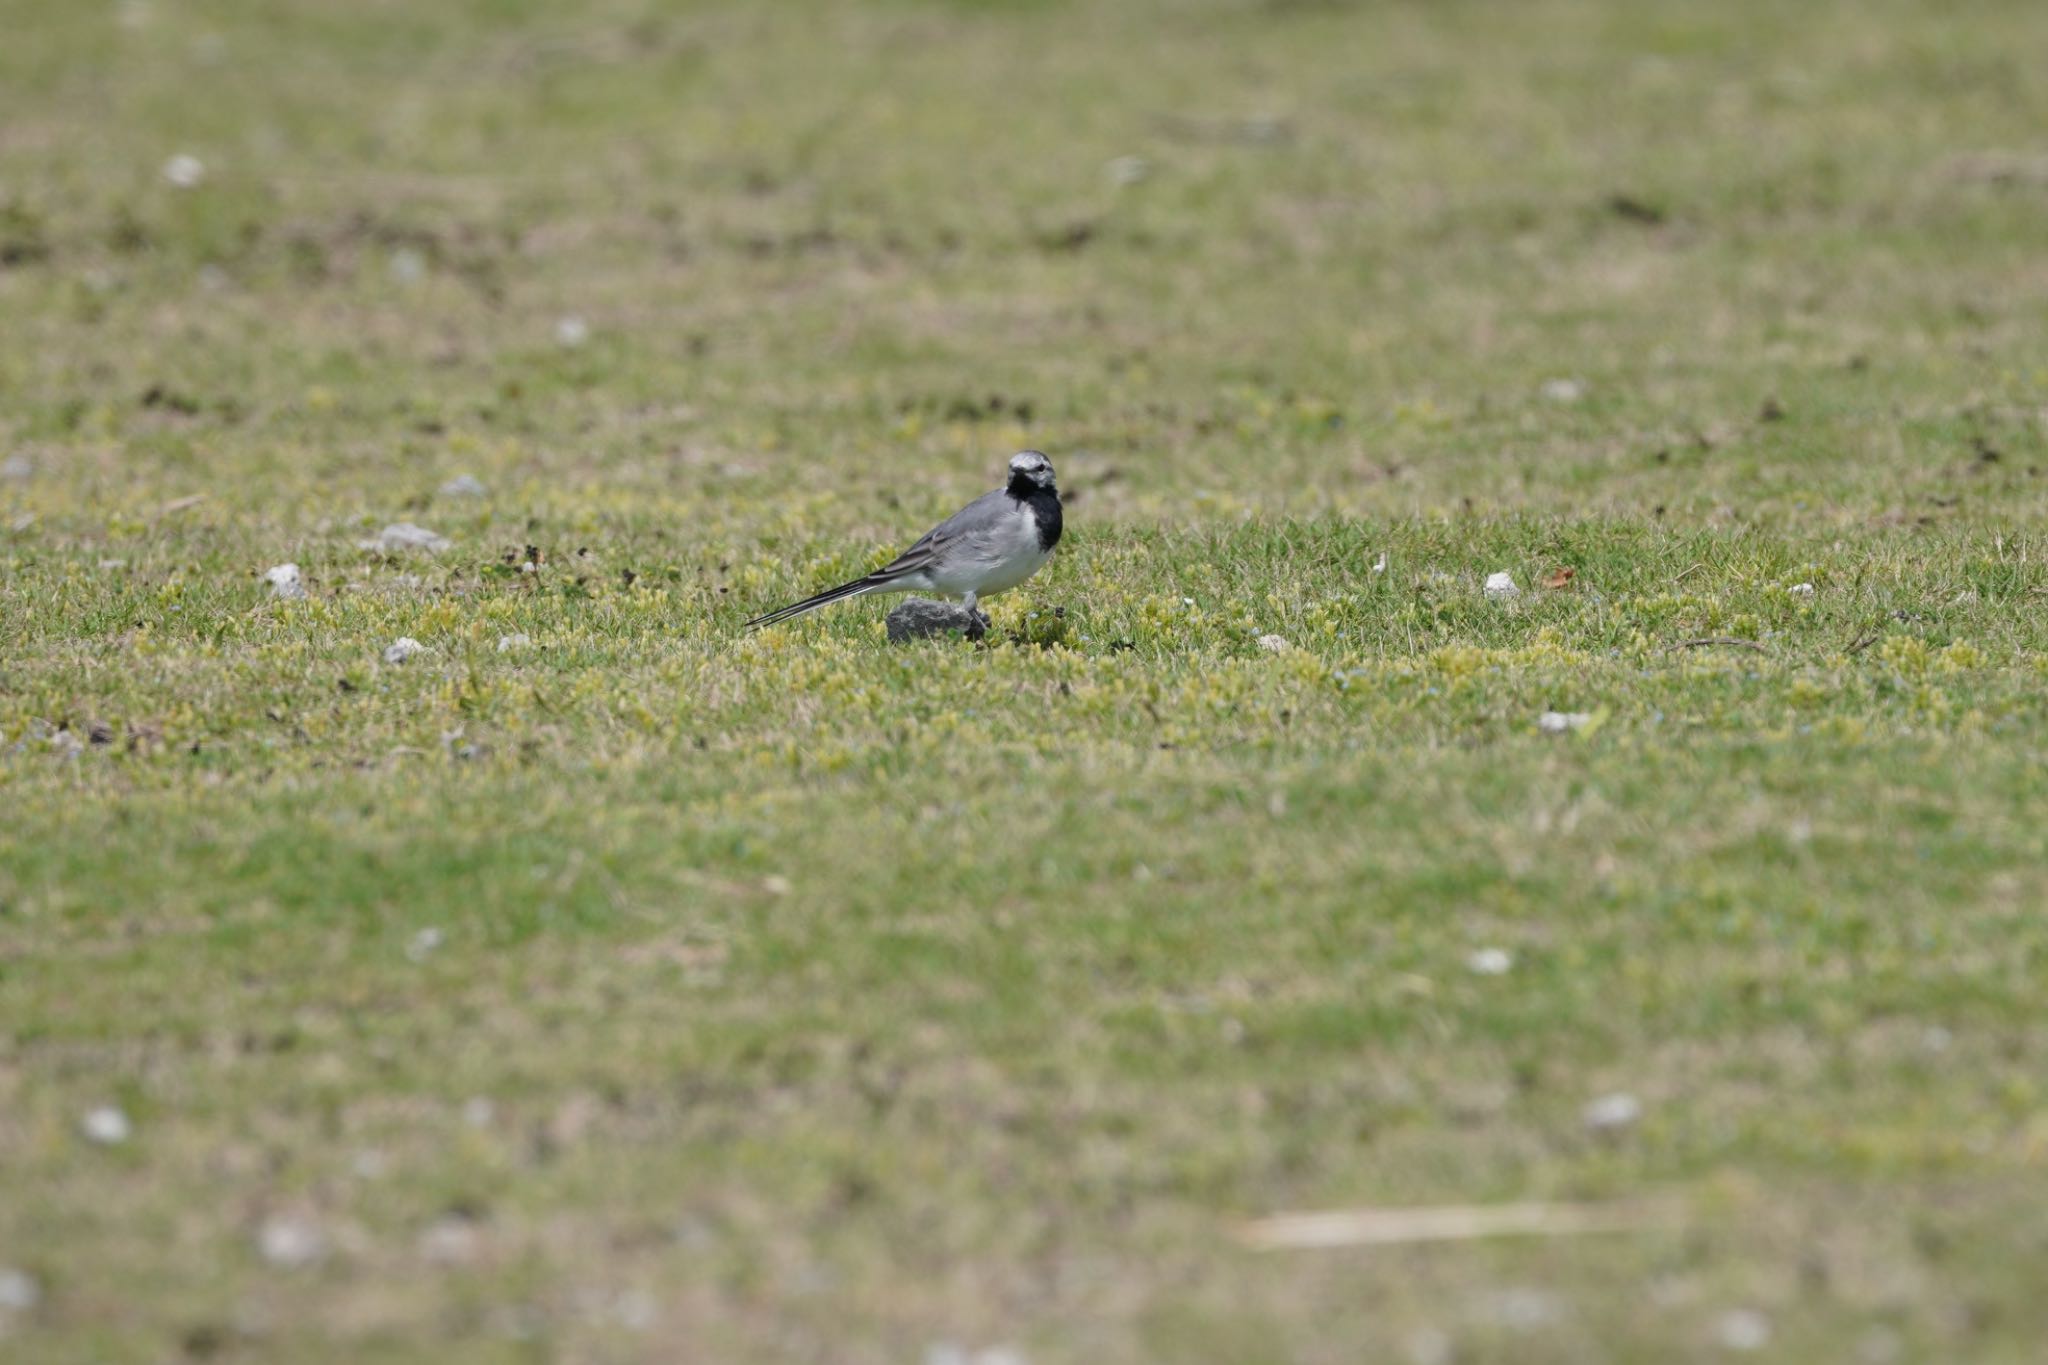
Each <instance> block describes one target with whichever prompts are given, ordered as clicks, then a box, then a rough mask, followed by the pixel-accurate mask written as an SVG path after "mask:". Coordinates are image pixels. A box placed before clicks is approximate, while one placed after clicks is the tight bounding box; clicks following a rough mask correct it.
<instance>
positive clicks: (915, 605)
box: [889, 597, 989, 645]
mask: <svg viewBox="0 0 2048 1365" xmlns="http://www.w3.org/2000/svg"><path fill="white" fill-rule="evenodd" d="M988 628H989V619H988V617H987V615H985V614H984V613H983V612H982V611H980V610H979V609H978V608H968V607H963V606H959V605H956V604H955V603H952V602H934V601H932V600H931V599H930V598H928V597H912V598H910V599H908V600H907V601H905V602H904V603H903V605H902V606H900V607H898V608H896V610H894V611H892V612H890V613H889V642H890V643H891V644H898V645H900V644H902V643H904V642H905V641H906V640H919V639H923V638H924V637H925V636H927V635H948V634H951V633H952V632H954V631H958V632H960V633H961V634H962V635H965V636H966V637H967V638H968V639H970V640H979V639H980V638H981V637H982V636H984V635H986V634H988Z"/></svg>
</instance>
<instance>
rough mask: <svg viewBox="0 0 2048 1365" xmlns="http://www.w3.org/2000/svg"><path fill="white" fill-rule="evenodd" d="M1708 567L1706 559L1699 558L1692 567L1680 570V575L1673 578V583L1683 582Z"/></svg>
mask: <svg viewBox="0 0 2048 1365" xmlns="http://www.w3.org/2000/svg"><path fill="white" fill-rule="evenodd" d="M1706 567H1707V561H1706V560H1704V559H1702V560H1698V561H1696V562H1695V563H1694V564H1693V566H1692V567H1691V568H1689V569H1681V570H1679V573H1678V577H1676V578H1674V579H1672V580H1671V581H1672V583H1673V584H1678V583H1683V582H1684V581H1685V580H1686V579H1688V578H1691V577H1692V576H1693V575H1694V574H1696V573H1698V572H1699V571H1700V570H1701V569H1704V568H1706Z"/></svg>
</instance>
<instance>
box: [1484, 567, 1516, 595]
mask: <svg viewBox="0 0 2048 1365" xmlns="http://www.w3.org/2000/svg"><path fill="white" fill-rule="evenodd" d="M1486 595H1487V597H1489V598H1490V599H1492V600H1493V601H1495V602H1511V601H1513V600H1514V599H1515V598H1517V597H1520V596H1521V595H1522V590H1521V589H1520V588H1518V587H1516V586H1515V580H1514V576H1513V575H1512V574H1507V573H1490V574H1488V575H1487V576H1486Z"/></svg>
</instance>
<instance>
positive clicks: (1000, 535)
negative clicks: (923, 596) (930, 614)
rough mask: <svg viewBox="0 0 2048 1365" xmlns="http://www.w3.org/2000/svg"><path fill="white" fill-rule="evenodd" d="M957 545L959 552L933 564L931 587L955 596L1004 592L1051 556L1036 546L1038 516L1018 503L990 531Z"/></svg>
mask: <svg viewBox="0 0 2048 1365" xmlns="http://www.w3.org/2000/svg"><path fill="white" fill-rule="evenodd" d="M960 549H961V552H960V553H959V554H957V555H952V556H948V561H949V562H947V563H945V564H943V565H942V566H936V567H935V568H934V570H933V572H932V575H931V586H932V588H933V589H934V590H936V591H938V592H943V593H951V594H953V595H954V596H956V597H957V596H962V595H964V594H967V593H970V592H971V593H973V594H975V595H976V596H977V597H987V596H990V595H991V594H994V593H999V592H1007V591H1009V590H1010V589H1011V588H1014V587H1016V586H1017V585H1018V584H1019V583H1022V582H1023V581H1024V580H1025V579H1027V578H1029V577H1031V575H1033V574H1035V573H1037V572H1038V571H1039V570H1040V569H1042V568H1044V567H1045V561H1046V560H1048V559H1050V558H1052V553H1051V551H1049V550H1044V549H1041V548H1039V544H1038V521H1037V519H1036V518H1035V517H1033V516H1032V515H1031V513H1030V511H1029V510H1028V509H1026V508H1024V507H1022V506H1021V505H1020V506H1019V507H1018V509H1017V512H1016V514H1015V515H1014V516H1011V517H1008V518H1005V519H1004V522H1003V524H1002V525H1000V526H998V527H996V528H994V530H993V531H992V532H991V533H990V534H989V535H987V536H985V537H977V538H976V540H975V541H974V542H973V543H972V544H971V545H963V546H961V547H960Z"/></svg>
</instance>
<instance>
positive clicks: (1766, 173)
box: [0, 0, 2048, 517]
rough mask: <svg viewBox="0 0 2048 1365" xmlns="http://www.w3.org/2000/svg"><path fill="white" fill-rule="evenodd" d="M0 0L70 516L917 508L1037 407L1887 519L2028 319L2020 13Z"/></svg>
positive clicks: (1142, 500)
mask: <svg viewBox="0 0 2048 1365" xmlns="http://www.w3.org/2000/svg"><path fill="white" fill-rule="evenodd" d="M6 17H7V23H8V32H9V34H10V35H11V36H10V40H9V41H8V42H7V43H6V44H5V46H4V49H0V261H4V265H0V306H4V307H5V308H6V311H7V313H8V317H9V325H8V333H9V335H8V338H7V342H6V345H5V347H4V349H0V365H4V368H0V384H4V386H5V387H4V393H5V395H6V411H5V413H4V415H0V421H4V422H5V424H6V427H5V430H6V432H7V434H8V435H9V437H10V439H12V440H13V441H14V442H15V443H16V445H17V447H24V446H26V447H33V446H34V445H35V444H36V443H37V442H39V441H47V440H54V439H58V438H62V437H66V436H68V435H70V434H72V433H75V432H76V431H77V430H78V429H79V428H80V427H81V426H86V427H90V428H92V429H94V430H98V431H102V432H104V433H106V434H108V435H110V436H111V435H114V434H120V435H122V436H125V437H127V438H129V439H130V440H131V441H132V442H133V444H132V445H131V447H130V452H129V454H128V456H127V457H126V458H124V459H123V460H120V461H118V462H113V461H110V460H102V461H100V462H98V463H97V464H96V465H95V466H93V467H91V468H83V469H80V468H74V469H72V470H70V471H69V472H68V473H67V475H66V480H67V481H68V483H69V487H70V489H71V491H72V492H75V493H80V494H83V493H85V492H86V491H87V490H89V491H90V493H91V496H92V497H93V498H94V499H95V500H96V501H101V500H113V501H116V502H118V501H120V500H121V499H123V498H136V499H143V500H152V501H153V500H159V498H160V495H161V496H174V495H175V492H188V491H190V490H189V489H187V488H185V486H184V484H183V483H180V482H179V480H180V479H184V478H188V477H200V478H204V477H206V476H208V475H209V473H210V472H217V471H219V470H222V469H232V471H233V476H234V477H235V478H236V479H237V480H242V481H247V482H248V483H250V484H252V485H253V486H254V487H255V488H258V489H261V490H262V491H263V492H264V494H265V495H266V496H267V497H272V498H274V499H296V498H305V497H306V496H307V495H308V490H310V489H311V488H314V487H316V486H317V487H318V488H319V489H320V490H321V497H322V500H323V503H322V507H321V508H320V510H321V511H322V512H328V513H340V514H348V513H354V512H359V511H363V510H365V508H366V506H367V505H368V504H372V503H374V504H376V505H378V506H384V505H387V504H388V503H389V501H390V496H391V494H392V493H393V492H394V491H397V490H396V489H395V488H394V487H393V484H394V482H396V483H397V484H399V485H402V486H403V489H404V491H406V492H408V493H418V492H420V491H423V490H429V489H431V488H432V487H434V486H436V485H437V484H438V482H439V481H440V480H441V478H442V477H445V476H447V475H449V474H450V472H451V471H453V472H458V473H470V474H473V475H475V476H478V477H486V478H488V479H489V480H491V481H492V482H493V483H494V485H495V486H503V485H504V484H505V483H506V482H507V481H508V480H511V481H518V482H522V483H523V482H530V483H531V484H532V486H533V488H532V491H533V493H534V495H535V496H538V497H541V498H543V499H545V498H547V497H549V496H553V495H555V494H556V493H558V492H561V491H564V489H565V487H566V485H567V484H568V483H570V482H575V481H583V482H587V481H588V480H589V479H590V478H592V477H593V476H597V477H600V478H601V481H602V484H603V487H604V488H605V489H607V490H610V492H611V493H612V494H614V495H616V496H619V497H632V498H644V497H649V496H651V497H656V498H664V497H668V496H670V495H672V494H674V493H676V491H677V489H678V484H679V483H684V482H686V483H688V484H689V485H690V486H691V488H692V489H693V490H695V491H697V492H707V491H720V490H730V491H732V492H734V493H735V494H736V495H739V496H750V495H753V494H756V493H760V492H763V491H767V490H770V489H777V490H780V491H782V492H784V493H787V494H788V495H790V496H792V497H797V498H804V497H807V496H810V495H811V494H812V492H813V490H820V489H823V488H827V487H829V485H830V484H831V483H832V482H833V480H834V479H835V478H836V477H837V474H836V473H835V472H834V471H838V470H850V469H856V468H858V469H860V470H862V471H872V472H873V473H874V474H875V475H879V476H894V475H901V476H902V477H905V478H912V477H917V478H930V479H954V478H957V480H958V483H957V485H953V484H949V485H948V486H947V488H946V490H945V493H944V495H943V497H940V498H938V499H937V500H936V501H935V503H934V505H937V504H938V502H943V501H945V500H947V499H950V498H952V497H953V496H954V495H955V494H956V493H959V492H963V491H972V490H973V489H974V488H976V487H979V486H980V484H981V483H983V482H985V481H986V480H987V479H989V478H991V477H993V472H994V470H995V469H996V462H997V461H998V460H999V459H1000V458H1001V456H1002V455H1004V454H1005V453H1006V452H1007V451H1008V449H1010V448H1011V447H1014V446H1016V445H1018V444H1020V443H1025V442H1038V443H1043V444H1046V445H1048V446H1051V447H1058V449H1055V450H1054V454H1055V455H1056V456H1058V455H1061V454H1065V455H1068V456H1072V457H1077V458H1076V460H1075V467H1074V468H1073V469H1072V471H1071V474H1072V478H1071V479H1070V483H1071V484H1072V486H1073V487H1074V488H1075V490H1076V491H1079V492H1082V493H1083V494H1084V496H1087V495H1094V496H1096V497H1097V498H1098V503H1097V505H1098V506H1106V507H1107V509H1108V510H1109V511H1111V512H1129V513H1132V514H1137V515H1144V516H1159V515H1169V516H1170V515H1172V514H1173V512H1174V510H1175V509H1179V508H1183V507H1185V506H1187V504H1185V503H1184V502H1183V501H1182V500H1183V499H1185V498H1187V497H1189V496H1191V495H1195V496H1201V497H1207V498H1211V499H1213V501H1212V503H1210V504H1208V505H1209V506H1210V507H1211V510H1214V509H1216V508H1228V507H1243V506H1247V505H1250V506H1258V507H1267V508H1275V509H1279V508H1288V509H1295V510H1299V509H1303V508H1315V507H1331V506H1336V507H1345V508H1351V509H1353V510H1357V509H1374V508H1381V509H1385V508H1399V509H1416V508H1440V507H1457V506H1461V505H1467V500H1470V503H1471V504H1476V505H1479V506H1482V507H1484V506H1526V507H1535V508H1555V507H1577V506H1583V505H1585V503H1586V502H1587V500H1589V499H1591V500H1595V501H1597V502H1599V503H1601V504H1605V505H1617V506H1623V507H1627V508H1629V509H1631V510H1642V511H1649V510H1651V509H1653V508H1655V507H1659V506H1663V507H1667V508H1672V509H1684V510H1690V511H1697V512H1701V513H1711V512H1713V511H1714V510H1716V509H1717V508H1720V509H1723V510H1725V509H1726V508H1727V507H1729V506H1730V505H1731V504H1736V503H1739V504H1740V507H1741V510H1743V511H1745V512H1752V513H1769V512H1773V511H1776V512H1783V513H1794V512H1797V511H1800V510H1802V509H1803V510H1804V511H1805V512H1806V513H1808V514H1811V513H1812V512H1813V511H1814V510H1815V508H1816V507H1817V505H1818V504H1820V503H1823V502H1828V503H1833V504H1836V505H1838V506H1839V505H1843V504H1846V505H1848V506H1850V507H1852V508H1854V509H1855V510H1856V511H1857V512H1859V513H1862V512H1873V511H1874V512H1883V511H1886V510H1897V508H1898V506H1899V505H1901V504H1902V503H1906V502H1912V501H1915V500H1917V498H1918V496H1919V495H1920V494H1923V493H1925V492H1926V491H1928V489H1927V483H1928V480H1929V479H1930V478H1931V477H1932V475H1931V474H1930V472H1929V471H1928V470H1926V469H1924V468H1921V467H1920V465H1921V463H1922V462H1921V461H1920V460H1918V459H1917V458H1915V457H1916V456H1918V455H1921V454H1924V453H1925V448H1926V447H1927V446H1929V445H1942V444H1944V443H1951V442H1953V440H1954V439H1956V437H1957V435H1958V431H1957V428H1956V427H1955V426H1954V424H1953V423H1952V422H1951V421H1949V420H1948V419H1949V417H1950V416H1951V412H1950V407H1951V406H1952V405H1944V406H1942V407H1941V408H1940V409H1939V410H1937V407H1936V405H1935V404H1933V403H1932V402H1929V401H1922V400H1923V399H1924V398H1925V397H1926V395H1927V393H1928V384H1927V375H1928V367H1929V366H1930V365H1937V366H1939V367H1940V368H1941V370H1942V376H1941V389H1942V392H1943V394H1944V396H1946V395H1947V394H1948V393H1951V392H1956V391H1961V392H1965V393H1968V394H1972V395H1976V396H1978V397H1980V398H1982V399H1984V400H1986V401H1987V402H1995V401H1997V400H2000V399H2002V398H2006V397H2012V396H2013V395H2014V394H2015V393H2016V392H2017V391H2018V389H2019V387H2021V386H2024V385H2026V384H2030V383H2032V382H2033V378H2034V377H2033V376H2032V375H2031V374H2030V373H2029V372H2030V370H2032V369H2033V368H2035V367H2037V366H2038V364H2039V362H2040V360H2041V347H2040V343H2039V337H2038V334H2037V326H2036V323H2037V317H2038V311H2037V310H2038V307H2039V305H2040V304H2041V303H2042V301H2043V300H2042V294H2043V291H2044V278H2043V264H2042V257H2041V253H2040V251H2039V249H2038V243H2039V229H2040V227H2041V224H2042V216H2043V195H2044V191H2043V188H2042V186H2043V182H2044V179H2048V172H2044V171H2043V168H2042V163H2041V159H2040V157H2041V153H2040V150H2039V141H2038V129H2039V128H2040V127H2041V126H2043V122H2044V119H2048V91H2044V88H2043V83H2042V82H2040V81H2038V80H2035V79H2033V78H2032V73H2031V70H2030V65H2029V59H2030V57H2031V55H2032V54H2033V53H2034V52H2035V51H2037V50H2038V42H2039V39H2040V36H2041V30H2040V23H2041V21H2040V19H2039V18H2038V14H2037V7H2035V6H2033V5H2030V4H2025V3H2006V4H1997V3H1993V4H1983V5H1975V6H1972V7H1970V9H1969V11H1968V13H1967V14H1959V13H1957V12H1955V11H1952V10H1950V9H1949V8H1947V7H1944V6H1939V5H1931V4H1916V3H1910V2H1909V0H1878V2H1877V3H1870V4H1846V3H1843V4H1828V3H1820V4H1810V5H1800V6H1784V5H1778V4H1768V3H1731V4H1712V5H1709V4H1693V3H1677V2H1676V0H1664V2H1661V3H1646V4H1607V3H1596V2H1595V0H1534V2H1533V3H1521V4H1491V3H1480V2H1479V0H1452V2H1450V3H1442V4H1405V3H1343V2H1342V0H1185V2H1176V3H1148V2H1147V0H1124V3H1116V4H1078V3H1076V4H1063V3H1056V0H986V2H983V3H969V2H968V0H957V2H953V3H949V2H948V0H878V3H871V4H860V5H853V4H813V3H802V2H801V0H793V2H792V3H777V4H772V5H657V4H646V3H626V2H625V0H597V2H596V3H591V4H583V5H578V6H575V7H573V8H565V7H561V6H551V5H539V4H521V3H512V2H510V0H494V2H493V3H481V2H478V3H459V2H451V3H437V4H432V5H401V4H383V3H367V4H360V5H350V6H334V5H326V4H314V3H306V4H294V3H270V4H265V5H262V6H255V7H252V6H244V5H233V4H207V3H200V2H199V0H121V3H116V4H108V5H97V4H95V5H88V6H71V5H54V4H36V3H28V2H27V0H11V3H10V4H9V5H8V6H7V16H6ZM152 393H155V394H156V395H157V397H156V399H155V400H154V401H145V400H146V399H147V398H148V395H150V394H152ZM1794 397H1797V399H1798V400H1799V401H1797V402H1794V401H1793V399H1794ZM1880 409H1882V410H1883V414H1882V420H1881V422H1874V421H1872V420H1871V419H1872V418H1873V417H1875V416H1876V415H1877V414H1878V412H1879V410H1880ZM1760 412H1769V413H1771V414H1772V421H1770V422H1767V423H1758V422H1757V421H1756V420H1755V419H1756V418H1757V416H1758V414H1759V413H1760ZM202 435H203V437H204V442H203V443H204V444H205V445H206V446H207V447H208V449H209V451H210V452H211V453H210V454H208V455H205V456H201V455H200V454H198V453H196V450H195V443H198V442H200V440H201V437H202ZM1817 443H1819V444H1832V445H1842V444H1845V443H1847V444H1856V445H1859V446H1865V445H1867V446H1869V447H1872V448H1874V451H1875V454H1874V456H1873V455H1872V452H1871V451H1869V450H1866V451H1865V452H1864V453H1863V454H1862V455H1859V457H1858V458H1856V459H1853V460H1846V459H1832V460H1822V459H1817V458H1816V456H1815V447H1816V444H1817ZM1901 443H1904V445H1905V446H1906V447H1907V448H1906V449H1903V450H1901V449H1900V448H1899V447H1900V444H1901ZM1248 445H1255V446H1256V447H1257V448H1258V458H1256V459H1248V458H1246V455H1245V451H1246V447H1247V446H1248ZM1731 445H1732V446H1735V447H1737V448H1736V449H1732V450H1731V449H1728V447H1729V446H1731ZM472 447H474V448H472ZM29 454H30V456H31V457H33V455H34V451H33V449H30V451H29ZM1866 457H1870V458H1876V459H1877V460H1878V462H1879V464H1880V465H1881V466H1882V467H1881V468H1875V469H1872V468H1865V467H1863V466H1864V464H1865V459H1866ZM223 461H224V462H225V463H222V462H223ZM63 463H70V461H64V462H63ZM814 463H815V464H819V465H822V466H823V470H822V472H819V473H815V474H814V473H813V472H812V466H813V464H814ZM865 476H866V475H865V474H864V475H863V477H865ZM174 484H175V485H176V490H175V492H169V493H167V492H166V491H165V490H167V489H171V488H172V486H173V485H174ZM591 491H592V490H590V489H588V488H587V487H586V488H584V489H581V490H578V492H579V496H587V495H588V494H589V493H590V492H591ZM53 496H54V494H53ZM275 505H278V506H282V505H283V504H281V503H279V504H275ZM820 514H821V515H826V516H828V517H829V516H830V515H831V514H830V512H829V511H826V512H821V513H820Z"/></svg>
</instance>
